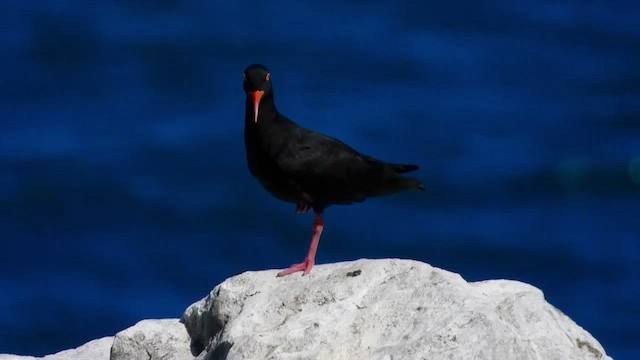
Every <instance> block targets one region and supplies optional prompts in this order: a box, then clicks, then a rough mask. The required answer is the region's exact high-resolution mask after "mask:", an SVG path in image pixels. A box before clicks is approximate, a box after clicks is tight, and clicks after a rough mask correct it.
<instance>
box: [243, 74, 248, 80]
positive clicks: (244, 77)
mask: <svg viewBox="0 0 640 360" xmlns="http://www.w3.org/2000/svg"><path fill="white" fill-rule="evenodd" d="M242 81H247V74H245V73H242Z"/></svg>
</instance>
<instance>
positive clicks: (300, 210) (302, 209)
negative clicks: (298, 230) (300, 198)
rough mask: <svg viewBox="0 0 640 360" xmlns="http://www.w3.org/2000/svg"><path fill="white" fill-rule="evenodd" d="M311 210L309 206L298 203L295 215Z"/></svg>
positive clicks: (311, 207)
mask: <svg viewBox="0 0 640 360" xmlns="http://www.w3.org/2000/svg"><path fill="white" fill-rule="evenodd" d="M312 209H313V206H311V205H309V204H304V203H300V204H298V205H297V206H296V214H303V213H306V212H309V211H311V210H312Z"/></svg>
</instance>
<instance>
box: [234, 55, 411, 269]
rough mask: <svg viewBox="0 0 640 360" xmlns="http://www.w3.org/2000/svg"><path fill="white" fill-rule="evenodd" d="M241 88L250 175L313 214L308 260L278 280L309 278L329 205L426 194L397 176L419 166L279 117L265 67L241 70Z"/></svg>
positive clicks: (250, 67) (251, 67)
mask: <svg viewBox="0 0 640 360" xmlns="http://www.w3.org/2000/svg"><path fill="white" fill-rule="evenodd" d="M244 90H245V92H246V94H247V97H246V113H245V128H244V142H245V148H246V151H247V163H248V166H249V170H250V171H251V174H252V175H253V176H254V177H255V178H257V179H258V181H259V182H260V183H261V184H262V186H264V188H265V189H266V190H267V191H269V192H270V193H271V194H273V195H274V196H275V197H277V198H278V199H281V200H284V201H287V202H291V203H295V204H296V205H297V212H305V211H308V210H310V209H313V211H314V212H315V214H316V219H315V222H314V237H313V239H312V244H311V245H312V246H311V249H310V251H309V254H308V255H307V258H306V259H305V261H303V262H302V263H300V264H296V265H293V266H292V267H291V268H289V269H287V270H285V271H283V272H281V273H280V274H279V275H280V276H283V275H288V274H290V273H292V272H296V271H301V270H304V273H305V274H307V273H308V272H309V271H310V270H311V267H313V262H314V258H315V247H317V242H318V240H319V238H320V234H321V233H322V226H323V222H322V212H323V210H324V209H325V208H327V207H328V206H330V205H334V204H351V203H353V202H361V201H364V200H365V199H366V198H368V197H372V196H380V195H387V194H391V193H394V192H398V191H402V190H410V189H416V190H424V188H423V187H422V185H421V184H420V182H419V181H418V180H417V179H414V178H410V177H403V176H400V174H403V173H406V172H410V171H414V170H416V169H418V166H417V165H407V164H393V163H386V162H383V161H380V160H377V159H374V158H372V157H370V156H367V155H364V154H361V153H359V152H358V151H356V150H354V149H353V148H351V147H350V146H348V145H346V144H345V143H343V142H341V141H340V140H337V139H334V138H332V137H329V136H326V135H323V134H320V133H318V132H315V131H311V130H307V129H304V128H302V127H300V126H298V125H297V124H296V123H294V122H293V121H291V120H290V119H288V118H287V117H285V116H284V115H282V114H280V113H279V112H278V111H277V110H276V107H275V103H274V94H273V88H272V84H271V79H270V74H269V71H268V70H267V68H265V67H264V66H263V65H251V66H249V67H248V68H247V69H246V70H245V72H244ZM314 242H315V247H314ZM312 250H313V251H312Z"/></svg>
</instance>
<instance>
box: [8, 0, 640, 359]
mask: <svg viewBox="0 0 640 360" xmlns="http://www.w3.org/2000/svg"><path fill="white" fill-rule="evenodd" d="M0 10H2V14H3V15H2V21H1V22H0V29H1V35H0V36H1V39H2V43H1V45H2V46H1V47H0V57H1V59H2V66H1V67H0V92H1V96H0V102H1V107H0V119H1V121H0V230H1V233H0V237H1V241H0V292H1V295H0V353H19V354H30V355H43V354H46V353H52V352H56V351H59V350H62V349H65V348H70V347H76V346H79V345H81V344H83V343H84V342H86V341H88V340H90V339H94V338H98V337H102V336H106V335H113V334H114V333H115V332H117V331H119V330H122V329H124V328H126V327H128V326H130V325H133V324H134V323H135V322H137V321H138V320H141V319H144V318H166V317H179V316H180V315H181V313H182V311H183V310H184V309H185V308H186V307H187V306H188V305H189V304H191V303H192V302H194V301H196V300H198V299H200V298H201V297H203V296H205V295H206V293H207V292H208V291H209V290H210V289H211V288H212V287H213V286H214V285H216V284H217V283H219V282H220V281H222V280H224V279H225V278H227V277H229V276H232V275H234V274H237V273H240V272H243V271H246V270H259V269H272V268H283V267H286V266H288V265H289V264H291V263H294V262H298V261H300V260H301V259H302V258H303V256H304V254H305V253H306V250H307V247H308V243H309V239H310V235H311V222H312V216H311V215H308V214H307V215H300V216H296V215H295V214H294V206H293V205H291V204H285V203H282V202H280V201H278V200H276V199H274V198H272V197H271V195H269V194H268V193H266V192H265V191H264V190H263V189H262V188H261V187H260V186H259V185H258V183H257V182H256V181H255V180H254V179H253V178H252V177H251V176H250V174H249V172H248V171H247V169H246V165H245V158H244V156H245V155H244V146H243V138H242V129H243V119H244V97H245V95H244V93H243V90H242V83H241V82H242V76H241V75H242V71H243V70H244V68H245V67H246V66H247V65H248V64H250V63H254V62H259V63H264V64H265V65H267V67H269V69H270V70H271V74H272V79H273V81H274V87H275V91H276V103H277V105H278V107H279V109H280V111H281V112H283V113H284V114H286V115H287V116H289V117H291V118H293V119H294V120H296V121H297V122H298V123H300V124H301V125H303V126H307V127H310V128H313V129H316V130H319V131H321V132H324V133H328V134H331V135H333V136H335V137H338V138H340V139H342V140H344V141H345V142H347V143H349V144H351V145H352V146H353V147H355V148H356V149H359V150H360V151H362V152H365V153H368V154H370V155H373V156H376V157H379V158H382V159H385V160H389V161H398V162H409V163H417V164H420V165H421V170H420V171H419V172H417V173H415V175H416V176H417V177H419V178H420V179H422V180H423V182H424V184H425V185H426V187H427V189H428V191H427V192H426V193H404V194H399V195H397V196H393V197H386V198H379V199H373V200H369V201H367V202H365V203H363V204H358V205H355V206H343V207H339V206H336V207H332V208H330V209H328V210H327V213H326V217H325V220H326V227H325V233H324V235H323V238H322V241H321V243H320V247H319V252H318V256H317V262H318V263H328V262H335V261H343V260H352V259H358V258H363V257H369V258H388V257H403V258H412V259H417V260H421V261H425V262H428V263H430V264H432V265H434V266H438V267H442V268H444V269H447V270H450V271H454V272H459V273H460V274H462V276H463V277H464V278H465V279H467V280H483V279H493V278H507V279H517V280H520V281H524V282H528V283H531V284H533V285H535V286H537V287H539V288H540V289H542V290H543V291H544V293H545V296H546V298H547V299H548V300H549V301H550V302H551V303H552V304H553V305H555V306H556V307H558V308H559V309H560V310H562V311H563V312H564V313H565V314H567V315H568V316H570V317H571V318H572V319H574V320H575V321H576V322H577V323H578V324H579V325H581V326H582V327H584V328H585V329H587V330H588V331H589V332H591V333H592V334H593V335H594V336H595V337H596V338H597V339H598V340H599V341H600V342H601V343H602V344H603V346H604V347H605V349H606V350H607V351H608V353H609V354H610V355H612V356H613V357H614V358H616V359H638V358H640V349H639V348H638V344H640V335H638V332H637V328H638V320H640V302H639V300H638V299H639V298H640V286H639V285H638V284H639V280H640V270H639V267H638V263H639V261H640V242H639V241H638V240H639V237H640V220H639V215H640V201H639V200H640V66H639V64H640V22H639V21H638V19H639V18H640V16H639V15H640V2H638V1H612V2H604V1H567V0H564V1H530V0H519V1H511V2H501V1H484V2H478V1H460V2H444V3H443V2H413V1H351V2H343V1H311V2H293V1H290V2H287V1H276V2H264V1H235V2H200V1H172V0H162V1H137V2H130V1H103V0H101V1H93V2H86V1H78V0H75V1H72V0H66V1H55V2H52V1H17V0H5V1H3V2H2V4H1V5H0Z"/></svg>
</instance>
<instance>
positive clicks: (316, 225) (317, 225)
mask: <svg viewBox="0 0 640 360" xmlns="http://www.w3.org/2000/svg"><path fill="white" fill-rule="evenodd" d="M323 227H324V222H323V221H322V214H316V218H315V219H314V221H313V236H312V237H311V246H309V252H308V253H307V257H306V258H304V261H302V262H301V263H299V264H293V265H291V266H290V267H289V268H288V269H285V270H282V271H280V272H279V273H278V276H287V275H289V274H293V273H295V272H298V271H304V273H303V274H302V275H307V274H309V273H310V272H311V268H313V264H314V263H315V261H316V251H317V250H318V242H319V241H320V235H322V228H323Z"/></svg>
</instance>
